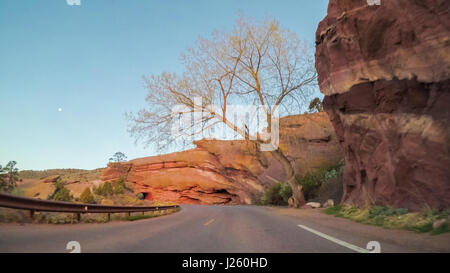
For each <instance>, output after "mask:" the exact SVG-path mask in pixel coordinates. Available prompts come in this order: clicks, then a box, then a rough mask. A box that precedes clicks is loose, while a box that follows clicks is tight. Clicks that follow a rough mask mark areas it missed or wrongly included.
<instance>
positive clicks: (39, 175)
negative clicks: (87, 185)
mask: <svg viewBox="0 0 450 273" xmlns="http://www.w3.org/2000/svg"><path fill="white" fill-rule="evenodd" d="M103 170H104V168H99V169H95V170H82V169H50V170H44V171H33V170H23V171H20V172H19V176H20V178H22V179H43V178H45V177H48V176H52V175H60V176H61V178H62V180H64V181H80V182H84V181H91V180H97V179H100V175H101V174H102V171H103Z"/></svg>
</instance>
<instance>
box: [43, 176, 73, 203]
mask: <svg viewBox="0 0 450 273" xmlns="http://www.w3.org/2000/svg"><path fill="white" fill-rule="evenodd" d="M54 186H55V190H54V191H53V193H52V194H51V195H50V196H49V198H48V199H50V200H55V201H66V202H70V201H72V199H73V196H72V195H71V194H70V190H69V189H67V188H66V187H65V185H64V182H62V181H61V180H58V181H57V182H55V184H54Z"/></svg>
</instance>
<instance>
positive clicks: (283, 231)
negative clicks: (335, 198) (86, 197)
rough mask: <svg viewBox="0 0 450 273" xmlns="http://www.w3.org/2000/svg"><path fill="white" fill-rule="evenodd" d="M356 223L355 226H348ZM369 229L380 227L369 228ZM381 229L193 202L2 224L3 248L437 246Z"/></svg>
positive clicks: (408, 249)
mask: <svg viewBox="0 0 450 273" xmlns="http://www.w3.org/2000/svg"><path fill="white" fill-rule="evenodd" d="M286 210H287V209H286ZM317 213H320V212H317ZM342 221H343V222H342ZM353 225H356V229H355V228H347V226H348V227H350V226H353ZM335 227H340V228H335ZM370 229H374V230H375V233H373V232H366V231H368V230H370ZM380 232H381V233H383V229H381V228H378V227H369V226H366V225H361V224H357V223H353V222H351V221H349V220H345V219H337V218H334V217H330V216H326V215H316V216H314V215H313V216H308V215H303V216H302V215H300V216H297V215H286V214H283V213H280V212H279V211H278V210H277V209H270V208H264V207H257V206H194V205H189V206H182V210H181V211H180V212H177V213H173V214H170V215H167V216H162V217H157V218H151V219H146V220H140V221H134V222H111V223H107V224H74V225H44V224H26V225H18V224H2V225H0V252H69V250H66V245H67V243H68V242H69V241H77V242H79V243H80V246H81V252H158V253H167V252H187V253H194V252H200V253H220V252H237V253H240V252H251V253H261V252H296V253H299V252H313V253H316V252H364V251H366V247H367V243H368V242H370V241H373V240H376V241H377V242H378V243H379V244H380V246H381V251H382V252H417V251H436V250H433V249H432V248H431V249H426V248H425V247H424V248H421V247H420V244H419V245H417V244H416V245H413V246H410V245H409V246H408V245H402V243H401V242H400V243H399V242H398V241H396V240H388V239H386V240H384V239H383V238H385V237H383V235H380V234H378V235H376V236H375V235H373V234H377V233H380ZM402 234H403V233H400V235H402ZM372 235H373V236H372ZM389 236H391V237H392V236H394V237H395V238H399V236H398V234H397V235H396V234H390V235H389ZM389 236H388V237H389ZM408 236H413V237H414V236H416V235H408ZM444 236H445V237H442V238H443V239H444V240H448V238H449V237H448V236H446V235H444ZM400 237H401V236H400ZM380 238H381V240H380ZM386 238H387V237H386ZM414 238H416V237H414ZM417 238H419V240H420V238H421V237H417ZM441 240H442V239H441ZM437 251H439V250H437ZM441 251H442V250H441ZM444 251H445V250H444Z"/></svg>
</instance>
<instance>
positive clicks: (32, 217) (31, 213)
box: [30, 209, 34, 220]
mask: <svg viewBox="0 0 450 273" xmlns="http://www.w3.org/2000/svg"><path fill="white" fill-rule="evenodd" d="M30 219H31V220H34V209H30Z"/></svg>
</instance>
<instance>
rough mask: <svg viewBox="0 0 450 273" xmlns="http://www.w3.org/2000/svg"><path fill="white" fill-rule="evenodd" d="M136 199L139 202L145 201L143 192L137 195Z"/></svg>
mask: <svg viewBox="0 0 450 273" xmlns="http://www.w3.org/2000/svg"><path fill="white" fill-rule="evenodd" d="M136 197H137V198H138V199H139V200H144V197H145V196H144V194H143V193H142V192H140V193H138V194H137V195H136Z"/></svg>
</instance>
